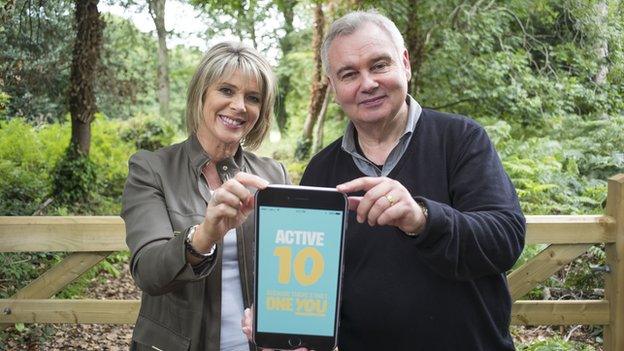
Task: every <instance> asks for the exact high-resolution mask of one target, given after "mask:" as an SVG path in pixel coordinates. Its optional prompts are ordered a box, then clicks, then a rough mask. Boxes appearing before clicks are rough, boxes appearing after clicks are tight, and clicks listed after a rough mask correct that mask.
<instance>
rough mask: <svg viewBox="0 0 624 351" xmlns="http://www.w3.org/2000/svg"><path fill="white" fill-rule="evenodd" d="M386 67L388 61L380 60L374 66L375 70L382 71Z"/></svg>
mask: <svg viewBox="0 0 624 351" xmlns="http://www.w3.org/2000/svg"><path fill="white" fill-rule="evenodd" d="M386 67H388V64H387V63H386V62H379V63H376V64H375V65H374V66H373V71H380V70H382V69H384V68H386Z"/></svg>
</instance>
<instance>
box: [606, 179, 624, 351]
mask: <svg viewBox="0 0 624 351" xmlns="http://www.w3.org/2000/svg"><path fill="white" fill-rule="evenodd" d="M608 187H609V188H608V194H607V211H606V212H607V215H608V216H611V217H613V219H615V223H614V224H613V225H612V230H613V231H614V233H615V238H616V239H615V242H614V243H607V244H606V245H605V246H606V253H607V265H608V266H609V268H611V272H610V273H608V274H606V275H605V298H606V299H607V300H609V310H610V323H609V325H608V326H605V329H604V350H605V351H621V350H624V174H618V175H615V176H613V177H611V178H609V185H608Z"/></svg>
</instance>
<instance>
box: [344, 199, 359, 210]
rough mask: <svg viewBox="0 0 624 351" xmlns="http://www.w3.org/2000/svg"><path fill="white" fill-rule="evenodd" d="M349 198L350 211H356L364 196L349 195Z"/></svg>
mask: <svg viewBox="0 0 624 351" xmlns="http://www.w3.org/2000/svg"><path fill="white" fill-rule="evenodd" d="M347 200H348V201H349V211H355V210H357V208H358V206H359V205H360V201H361V200H362V196H349V197H348V198H347Z"/></svg>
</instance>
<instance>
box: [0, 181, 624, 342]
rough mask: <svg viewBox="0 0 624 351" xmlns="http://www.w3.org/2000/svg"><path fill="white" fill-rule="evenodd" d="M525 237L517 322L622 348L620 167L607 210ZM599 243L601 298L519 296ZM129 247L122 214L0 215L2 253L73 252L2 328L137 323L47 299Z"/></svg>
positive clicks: (130, 314) (9, 304) (118, 304)
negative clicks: (595, 332)
mask: <svg viewBox="0 0 624 351" xmlns="http://www.w3.org/2000/svg"><path fill="white" fill-rule="evenodd" d="M527 223H528V230H527V237H526V243H527V244H548V246H547V247H546V248H545V249H544V250H543V251H541V252H540V253H539V254H537V255H536V256H535V257H533V258H532V259H531V260H530V261H528V262H526V263H525V264H524V265H522V266H521V267H519V268H517V269H516V270H514V271H513V272H511V274H509V276H508V278H509V289H510V292H511V296H512V298H513V300H514V301H515V302H514V305H513V309H512V323H513V324H516V325H578V324H587V325H603V326H604V349H605V350H606V351H616V350H624V174H619V175H617V176H614V177H612V178H610V179H609V184H608V196H607V209H606V214H605V215H599V216H594V215H587V216H527ZM602 243H604V245H605V248H606V256H607V265H606V266H605V267H604V274H603V275H604V279H605V299H603V300H568V301H551V300H548V301H533V300H518V299H519V298H522V297H523V296H525V295H526V294H527V293H528V292H529V291H530V290H531V289H532V288H533V287H535V286H536V285H537V284H539V283H540V282H542V281H544V280H546V279H548V278H549V277H550V276H552V275H553V274H554V273H555V272H557V271H558V270H559V269H560V268H562V267H563V266H565V265H566V264H568V263H569V262H571V261H572V260H574V259H575V258H577V257H578V256H580V255H582V254H583V253H585V252H586V251H587V250H588V248H590V247H591V246H592V245H594V244H602ZM121 250H127V247H126V244H125V229H124V225H123V222H122V220H121V218H119V217H0V252H50V251H69V252H72V253H71V254H70V255H68V256H67V257H66V258H65V259H64V260H63V261H61V262H59V263H58V264H57V265H55V266H53V267H52V268H51V269H50V270H48V271H46V272H45V273H43V274H42V275H41V276H39V277H38V278H37V279H36V280H34V281H32V282H31V283H30V284H28V285H27V286H26V287H24V288H23V289H21V290H19V291H18V292H17V293H16V294H15V295H14V296H12V297H11V298H10V299H0V328H6V327H7V326H9V325H12V324H13V323H114V324H132V323H134V322H135V320H136V317H137V314H138V310H139V304H140V302H139V300H85V299H83V300H61V299H50V298H51V297H52V296H54V294H56V293H57V292H59V291H61V290H62V289H63V288H64V287H65V286H67V285H68V284H69V283H71V282H72V281H74V280H75V279H76V278H78V277H79V276H80V275H82V274H83V273H85V272H86V271H87V270H89V269H90V268H91V267H93V266H94V265H96V264H97V263H98V262H100V261H101V260H103V259H104V258H105V257H106V256H108V255H109V254H110V253H112V252H115V251H121Z"/></svg>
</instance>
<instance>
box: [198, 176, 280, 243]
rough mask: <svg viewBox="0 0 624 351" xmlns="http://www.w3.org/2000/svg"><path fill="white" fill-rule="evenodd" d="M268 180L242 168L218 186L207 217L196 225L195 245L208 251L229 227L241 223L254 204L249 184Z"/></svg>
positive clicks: (263, 184) (258, 184)
mask: <svg viewBox="0 0 624 351" xmlns="http://www.w3.org/2000/svg"><path fill="white" fill-rule="evenodd" d="M268 184H269V182H267V181H266V180H264V179H262V178H260V177H258V176H256V175H253V174H249V173H244V172H239V173H237V174H236V176H235V177H234V178H232V179H230V180H228V181H226V182H225V183H223V185H221V186H220V187H218V188H217V189H216V190H215V191H214V193H213V194H212V198H211V199H210V202H209V203H208V206H207V208H206V217H205V218H204V221H203V222H202V223H201V224H200V225H199V227H198V228H197V234H196V235H195V237H194V238H193V247H194V248H195V249H196V250H197V251H199V252H206V251H208V250H210V248H211V247H212V245H213V244H214V243H216V242H217V241H219V240H221V238H223V236H224V235H225V234H226V233H227V232H228V231H229V230H230V229H233V228H236V227H238V226H240V225H241V224H242V223H243V222H244V221H245V219H247V216H249V213H251V211H252V210H253V207H254V197H253V194H252V193H251V192H250V191H249V190H248V189H247V188H246V187H251V188H256V189H264V188H266V186H267V185H268Z"/></svg>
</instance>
